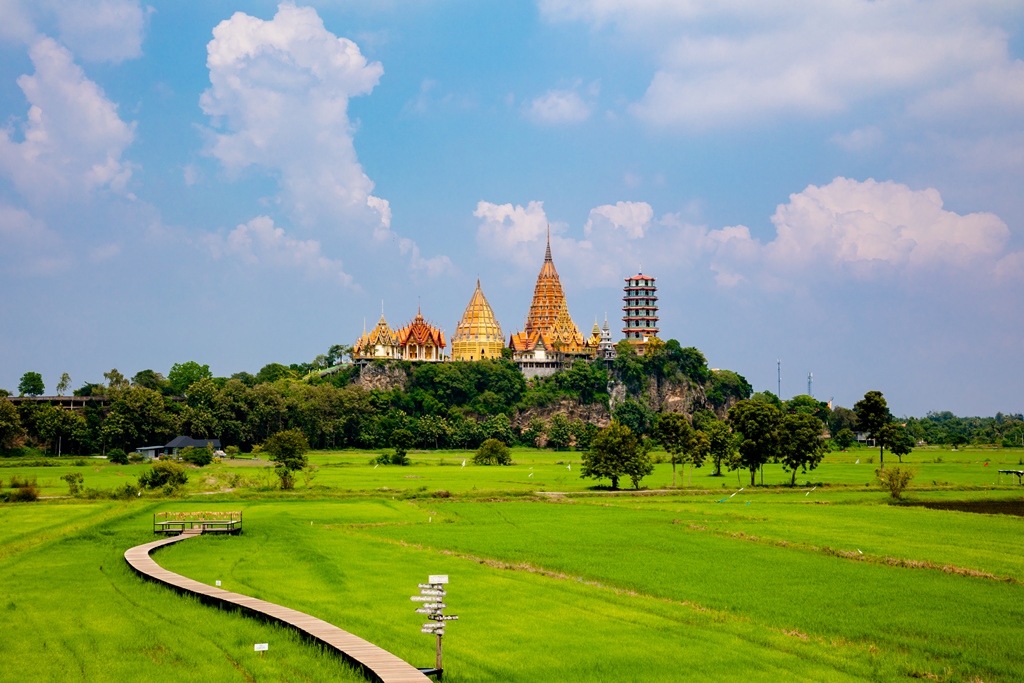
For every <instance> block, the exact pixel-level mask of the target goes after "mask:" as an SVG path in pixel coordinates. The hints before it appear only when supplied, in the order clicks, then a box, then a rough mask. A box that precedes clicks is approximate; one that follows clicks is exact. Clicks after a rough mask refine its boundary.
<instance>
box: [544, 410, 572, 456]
mask: <svg viewBox="0 0 1024 683" xmlns="http://www.w3.org/2000/svg"><path fill="white" fill-rule="evenodd" d="M571 436H572V433H571V432H570V431H569V419H568V418H567V417H566V416H565V415H563V414H562V413H555V414H554V415H552V416H551V421H550V422H548V446H551V447H552V448H554V449H555V450H556V451H560V450H562V449H564V448H568V447H569V439H570V437H571Z"/></svg>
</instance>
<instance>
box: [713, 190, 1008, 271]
mask: <svg viewBox="0 0 1024 683" xmlns="http://www.w3.org/2000/svg"><path fill="white" fill-rule="evenodd" d="M771 220H772V223H773V224H774V225H775V229H776V236H775V239H773V240H772V241H771V242H768V243H767V244H762V243H761V242H759V241H758V240H756V239H754V238H752V237H751V236H750V231H749V230H748V229H747V228H746V226H734V227H730V228H724V229H722V230H720V231H714V230H713V231H711V232H710V233H708V237H709V239H710V240H711V242H712V243H713V244H712V247H711V249H710V251H711V252H712V254H713V257H712V268H713V270H715V271H716V272H718V273H719V274H720V275H723V277H724V280H723V279H720V283H722V284H736V283H737V282H739V281H742V280H751V281H753V280H757V279H761V280H763V279H764V278H765V277H767V278H770V279H771V280H772V281H773V282H774V283H785V282H789V283H790V284H793V283H796V282H801V281H804V280H805V279H806V278H808V277H811V278H820V277H828V278H829V279H835V278H840V279H841V278H844V277H846V278H853V279H857V280H863V279H870V278H877V277H890V276H894V275H898V276H903V277H916V276H918V275H922V274H925V273H929V272H931V273H940V274H941V275H942V276H943V277H944V278H946V279H954V278H959V277H962V276H963V277H967V278H968V280H973V281H984V280H988V279H990V276H991V274H992V273H993V272H995V270H996V264H997V262H998V263H1000V264H1001V265H1000V268H999V274H1000V275H1010V274H1011V272H1012V271H1013V269H1014V268H1019V266H1020V265H1021V262H1020V259H1019V258H1018V257H1017V256H1016V255H1015V254H1006V253H1005V249H1006V245H1007V242H1008V241H1009V237H1010V230H1009V228H1008V227H1007V226H1006V223H1004V222H1003V221H1002V220H1001V219H1000V218H999V217H998V216H996V215H995V214H991V213H971V214H966V215H961V214H958V213H955V212H953V211H947V210H946V209H944V208H943V204H942V197H941V196H940V195H939V192H938V190H935V189H933V188H928V189H925V190H912V189H910V188H909V187H907V186H906V185H902V184H900V183H895V182H892V181H886V182H877V181H875V180H872V179H868V180H866V181H864V182H859V181H857V180H850V179H848V178H836V179H835V180H833V181H832V182H831V183H829V184H828V185H823V186H821V187H817V186H814V185H810V186H808V187H807V188H806V189H805V190H803V191H802V192H798V193H795V194H792V195H790V197H789V202H788V203H787V204H780V205H779V206H778V207H777V209H776V211H775V215H774V216H772V219H771ZM744 273H745V275H744Z"/></svg>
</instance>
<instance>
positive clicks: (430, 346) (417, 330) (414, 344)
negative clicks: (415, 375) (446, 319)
mask: <svg viewBox="0 0 1024 683" xmlns="http://www.w3.org/2000/svg"><path fill="white" fill-rule="evenodd" d="M397 336H398V348H399V349H400V352H401V355H400V356H399V357H400V358H401V359H402V360H422V361H430V362H437V361H441V360H444V349H445V347H446V346H447V344H446V343H445V341H444V332H443V331H441V329H440V328H437V327H434V326H433V325H431V324H430V323H428V322H427V321H426V320H424V319H423V314H422V313H420V308H419V306H417V307H416V317H415V318H413V320H412V322H411V323H409V324H408V325H406V326H405V327H403V328H402V329H400V330H398V332H397Z"/></svg>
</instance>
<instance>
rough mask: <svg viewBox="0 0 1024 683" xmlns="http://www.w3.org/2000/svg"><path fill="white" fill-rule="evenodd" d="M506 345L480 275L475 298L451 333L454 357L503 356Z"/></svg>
mask: <svg viewBox="0 0 1024 683" xmlns="http://www.w3.org/2000/svg"><path fill="white" fill-rule="evenodd" d="M504 347H505V336H504V335H503V334H502V333H501V325H499V324H498V320H497V319H496V318H495V317H494V311H493V310H492V309H491V305H490V304H489V303H487V297H485V296H484V291H483V290H482V289H480V279H479V278H477V281H476V289H475V290H474V291H473V297H472V298H471V299H470V300H469V305H468V306H466V312H465V313H463V314H462V320H460V321H459V324H458V325H456V326H455V334H454V335H453V336H452V360H484V359H486V358H501V350H502V349H503V348H504Z"/></svg>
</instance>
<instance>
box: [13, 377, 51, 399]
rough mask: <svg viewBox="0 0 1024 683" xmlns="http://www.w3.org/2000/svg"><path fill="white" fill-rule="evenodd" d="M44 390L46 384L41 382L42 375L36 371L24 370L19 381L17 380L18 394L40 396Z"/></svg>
mask: <svg viewBox="0 0 1024 683" xmlns="http://www.w3.org/2000/svg"><path fill="white" fill-rule="evenodd" d="M45 391H46V386H45V385H44V384H43V376H42V375H40V374H39V373H38V372H31V371H29V372H26V373H25V374H24V375H22V376H21V381H20V382H18V395H19V396H42V395H43V393H44V392H45Z"/></svg>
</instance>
